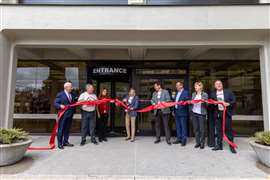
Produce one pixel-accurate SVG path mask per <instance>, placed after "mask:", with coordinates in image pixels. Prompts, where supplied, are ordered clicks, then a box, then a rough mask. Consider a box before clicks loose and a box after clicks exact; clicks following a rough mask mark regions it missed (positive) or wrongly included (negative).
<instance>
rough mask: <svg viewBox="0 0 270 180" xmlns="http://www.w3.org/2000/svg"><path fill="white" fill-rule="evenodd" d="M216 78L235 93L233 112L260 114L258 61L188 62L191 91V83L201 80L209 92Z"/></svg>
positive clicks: (191, 87)
mask: <svg viewBox="0 0 270 180" xmlns="http://www.w3.org/2000/svg"><path fill="white" fill-rule="evenodd" d="M216 79H220V80H222V81H223V84H224V87H225V88H229V89H231V90H232V91H233V92H234V93H235V95H236V108H235V114H238V115H262V100H261V80H260V64H259V61H237V62H236V61H226V62H224V61H215V62H209V61H205V62H192V63H191V64H190V89H191V90H192V91H194V88H193V83H194V82H195V81H196V80H201V81H203V83H204V88H205V91H207V92H210V91H211V90H212V89H213V85H214V81H215V80H216Z"/></svg>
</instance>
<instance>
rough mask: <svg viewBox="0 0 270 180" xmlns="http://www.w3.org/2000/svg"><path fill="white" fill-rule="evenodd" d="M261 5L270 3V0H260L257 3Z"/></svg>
mask: <svg viewBox="0 0 270 180" xmlns="http://www.w3.org/2000/svg"><path fill="white" fill-rule="evenodd" d="M259 2H260V3H261V4H264V3H270V0H260V1H259Z"/></svg>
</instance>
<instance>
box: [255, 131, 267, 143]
mask: <svg viewBox="0 0 270 180" xmlns="http://www.w3.org/2000/svg"><path fill="white" fill-rule="evenodd" d="M255 140H256V142H257V143H259V144H262V145H266V146H270V131H261V132H257V133H255Z"/></svg>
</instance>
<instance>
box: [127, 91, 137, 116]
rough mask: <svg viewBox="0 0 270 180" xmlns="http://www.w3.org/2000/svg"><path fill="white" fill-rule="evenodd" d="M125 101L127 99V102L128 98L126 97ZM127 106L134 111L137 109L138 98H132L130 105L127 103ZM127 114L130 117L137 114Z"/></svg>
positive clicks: (132, 112)
mask: <svg viewBox="0 0 270 180" xmlns="http://www.w3.org/2000/svg"><path fill="white" fill-rule="evenodd" d="M125 99H127V101H128V96H126V97H125ZM127 103H128V102H127ZM127 105H128V106H129V107H130V108H133V109H134V110H135V109H137V108H138V107H139V97H138V96H134V98H133V99H132V101H131V103H130V104H129V103H128V104H127ZM127 113H128V115H129V116H131V117H136V116H137V114H138V113H137V112H136V111H128V112H127Z"/></svg>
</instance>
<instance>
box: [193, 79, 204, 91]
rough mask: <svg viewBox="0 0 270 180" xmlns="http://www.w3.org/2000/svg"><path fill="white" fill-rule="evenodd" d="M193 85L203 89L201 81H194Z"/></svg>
mask: <svg viewBox="0 0 270 180" xmlns="http://www.w3.org/2000/svg"><path fill="white" fill-rule="evenodd" d="M195 86H200V87H201V89H202V90H203V83H202V82H201V81H196V82H195V83H194V87H195Z"/></svg>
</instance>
